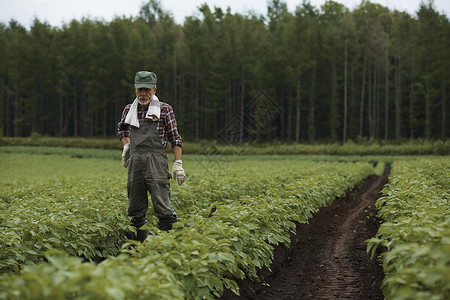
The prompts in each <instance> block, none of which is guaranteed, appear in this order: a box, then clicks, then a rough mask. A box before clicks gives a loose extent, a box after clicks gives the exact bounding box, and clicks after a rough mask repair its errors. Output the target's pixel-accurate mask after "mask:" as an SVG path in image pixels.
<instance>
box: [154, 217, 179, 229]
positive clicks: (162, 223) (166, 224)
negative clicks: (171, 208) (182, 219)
mask: <svg viewBox="0 0 450 300" xmlns="http://www.w3.org/2000/svg"><path fill="white" fill-rule="evenodd" d="M178 221H179V220H178V217H177V216H176V215H174V216H170V217H165V218H160V219H159V223H158V228H159V230H163V231H169V230H172V224H173V223H175V222H178Z"/></svg>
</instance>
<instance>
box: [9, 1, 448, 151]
mask: <svg viewBox="0 0 450 300" xmlns="http://www.w3.org/2000/svg"><path fill="white" fill-rule="evenodd" d="M448 49H450V25H449V19H448V18H447V17H446V16H445V15H443V14H440V13H439V12H437V10H436V9H435V7H434V5H433V2H432V1H430V2H427V3H422V4H420V6H419V8H418V10H417V12H416V15H414V16H411V15H410V14H408V13H406V12H401V11H397V10H394V11H391V10H389V9H388V8H386V7H384V6H382V5H380V4H374V3H371V2H369V1H362V2H361V3H360V5H359V6H358V7H357V8H355V9H354V10H352V11H351V10H349V9H348V8H346V7H345V6H344V5H342V4H340V3H337V2H334V1H327V2H325V3H324V4H323V5H322V6H321V7H320V8H317V7H314V6H313V5H311V3H310V2H309V1H306V0H304V1H303V2H302V3H300V4H299V5H298V6H297V8H296V10H295V11H293V12H291V11H289V10H288V9H287V5H286V4H285V3H284V2H282V1H280V0H273V1H270V2H269V3H268V5H267V14H266V15H257V14H254V13H252V12H248V13H247V14H246V15H244V14H239V13H231V10H230V9H228V10H226V11H223V10H222V9H220V8H217V7H215V8H214V9H212V8H210V7H209V6H208V5H207V4H203V5H202V6H200V7H199V13H198V16H189V17H187V18H186V19H185V21H184V23H183V24H182V25H180V24H176V23H175V22H174V19H173V17H172V15H171V13H170V12H168V11H166V10H164V9H163V7H162V6H161V4H160V3H159V2H158V1H157V0H150V1H148V2H147V3H145V4H144V5H143V6H142V7H141V10H140V13H139V15H138V16H134V17H116V18H115V19H113V20H112V21H110V22H105V21H102V20H91V19H86V18H84V19H81V20H72V21H70V22H69V23H65V24H63V25H62V26H61V27H52V26H50V25H49V24H47V23H45V22H41V21H39V19H37V18H36V19H35V20H34V21H33V24H32V25H31V26H30V29H29V30H27V29H26V28H25V27H23V26H22V25H21V24H19V23H18V22H17V21H15V20H11V21H10V22H9V23H8V24H3V23H0V107H1V110H0V128H1V131H2V134H3V135H4V136H16V137H20V136H29V135H30V134H32V133H38V134H42V135H50V136H62V137H65V136H81V137H110V136H113V135H115V134H116V128H117V123H118V121H119V119H120V116H121V113H122V110H123V108H124V106H125V105H126V104H127V103H131V102H132V101H133V100H134V97H135V95H134V89H133V80H134V75H135V73H136V71H139V70H151V71H154V72H155V73H156V74H157V75H158V92H157V95H158V96H159V98H160V99H161V100H162V101H165V102H167V103H169V104H171V105H172V106H173V108H174V110H175V113H176V117H177V121H178V125H179V128H180V132H181V134H182V136H183V138H184V139H187V140H201V139H218V138H219V137H220V136H221V134H223V132H224V130H226V129H229V128H230V127H233V129H235V131H237V132H238V135H239V134H240V137H241V141H242V138H243V134H242V133H243V132H244V130H245V128H246V126H247V125H246V124H247V123H251V122H253V121H254V120H252V117H251V116H249V115H248V114H247V113H246V109H248V107H249V105H251V103H252V101H254V100H255V97H258V95H261V93H263V95H264V97H265V98H264V99H263V100H262V101H263V102H264V101H266V100H267V101H268V102H267V101H266V102H267V103H269V104H270V106H269V107H273V109H274V112H277V113H276V114H272V115H270V116H271V117H270V119H268V120H267V122H264V123H263V124H262V125H263V126H259V127H255V126H253V127H252V126H251V125H250V127H251V132H252V136H253V137H254V138H256V139H257V140H259V141H261V142H269V141H273V140H278V141H280V142H287V143H291V142H297V143H298V142H308V143H314V142H316V141H326V142H346V141H348V140H349V139H351V140H353V141H358V140H361V139H375V140H394V141H396V142H401V141H402V140H403V139H416V138H425V139H447V138H448V135H449V133H448V128H450V126H449V120H448V117H447V114H448V110H449V109H448V105H447V98H448V96H447V91H446V87H447V84H448V82H449V79H450V51H449V50H448Z"/></svg>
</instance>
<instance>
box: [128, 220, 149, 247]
mask: <svg viewBox="0 0 450 300" xmlns="http://www.w3.org/2000/svg"><path fill="white" fill-rule="evenodd" d="M131 223H133V226H134V227H136V233H134V232H133V233H132V234H131V237H130V240H134V241H139V242H143V241H144V240H145V239H146V238H147V236H148V230H147V229H139V228H141V227H142V226H144V225H145V224H146V223H147V219H145V217H132V218H131Z"/></svg>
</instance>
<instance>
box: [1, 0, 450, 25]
mask: <svg viewBox="0 0 450 300" xmlns="http://www.w3.org/2000/svg"><path fill="white" fill-rule="evenodd" d="M335 1H336V2H340V3H342V4H344V5H345V6H346V7H348V8H349V9H351V10H353V9H354V8H356V7H357V6H358V5H359V3H361V0H335ZM421 1H428V0H372V1H371V2H374V3H380V4H382V5H384V6H387V7H389V8H390V9H391V10H394V9H397V10H400V11H406V12H408V13H410V14H411V15H415V12H416V11H417V9H418V8H419V4H420V2H421ZM146 2H147V1H145V0H0V23H4V24H7V23H9V21H10V20H11V19H15V20H16V21H18V22H19V23H20V24H22V25H23V26H25V27H27V28H29V26H30V25H31V24H32V21H33V19H34V18H35V17H37V18H38V19H39V20H40V21H41V22H44V21H45V22H47V23H49V24H50V25H52V26H57V27H60V26H61V25H62V24H63V23H69V22H70V21H71V20H73V19H77V20H81V19H82V18H83V17H87V18H89V19H98V20H104V21H111V20H112V19H113V18H114V17H115V16H119V17H122V16H126V17H129V16H137V15H138V13H139V9H140V7H141V6H142V4H143V3H146ZM160 2H161V3H162V6H163V9H164V10H166V11H169V12H171V13H172V15H173V17H174V18H175V22H176V23H178V24H183V22H184V18H185V17H186V16H192V15H198V7H199V6H200V5H201V4H202V3H205V2H206V3H208V5H209V7H210V8H211V10H214V6H217V7H221V8H222V9H224V10H225V9H226V8H227V7H230V8H231V12H232V13H242V14H246V13H247V12H248V11H249V10H251V11H254V12H256V13H257V14H263V15H265V14H266V12H267V2H268V1H267V0H222V1H220V0H161V1H160ZM283 2H285V3H287V6H288V9H289V11H291V12H293V11H295V8H296V7H297V6H298V5H300V4H301V3H302V0H285V1H283ZM324 2H325V0H311V4H313V5H314V6H315V7H316V8H320V5H322V4H323V3H324ZM434 6H435V8H436V10H437V11H438V12H440V13H443V14H446V15H447V16H449V15H450V0H435V1H434Z"/></svg>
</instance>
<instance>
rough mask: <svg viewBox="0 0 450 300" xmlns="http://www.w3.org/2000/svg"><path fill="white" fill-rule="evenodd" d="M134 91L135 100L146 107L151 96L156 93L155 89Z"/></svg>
mask: <svg viewBox="0 0 450 300" xmlns="http://www.w3.org/2000/svg"><path fill="white" fill-rule="evenodd" d="M135 90H136V98H137V100H138V102H139V104H141V105H147V104H149V103H150V101H151V100H152V97H153V95H154V94H155V93H156V87H154V88H153V89H148V88H140V89H135Z"/></svg>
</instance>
